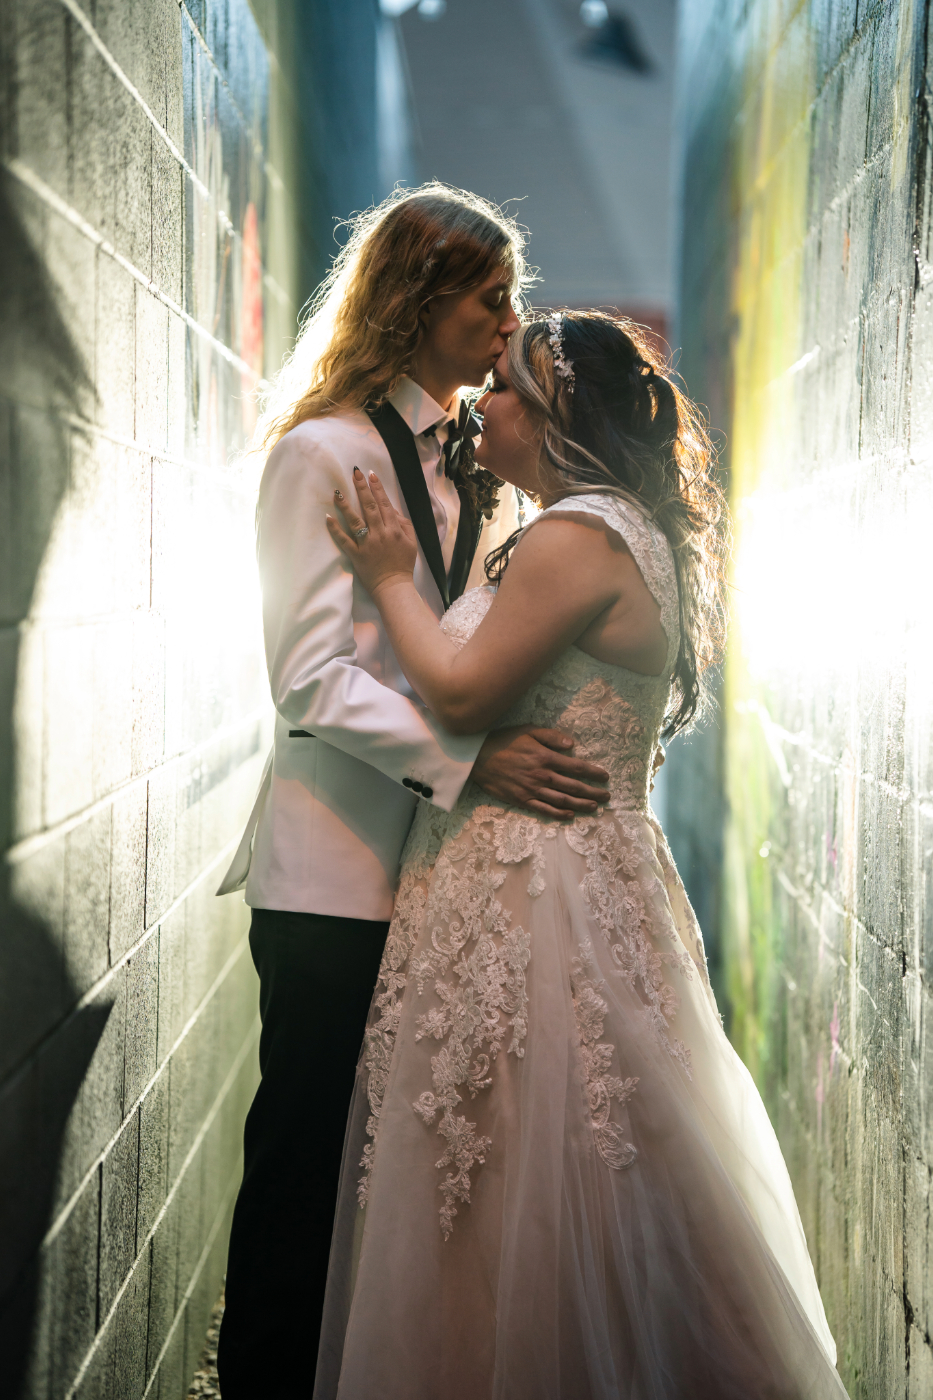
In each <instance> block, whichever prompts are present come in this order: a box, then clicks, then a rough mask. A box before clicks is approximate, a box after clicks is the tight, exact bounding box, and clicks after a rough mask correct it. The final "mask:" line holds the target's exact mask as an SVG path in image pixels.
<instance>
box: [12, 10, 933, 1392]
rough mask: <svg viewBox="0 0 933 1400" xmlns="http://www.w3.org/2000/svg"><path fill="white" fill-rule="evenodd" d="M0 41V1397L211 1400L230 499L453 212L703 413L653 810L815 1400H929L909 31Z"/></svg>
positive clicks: (818, 13) (188, 13)
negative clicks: (472, 208) (352, 294)
mask: <svg viewBox="0 0 933 1400" xmlns="http://www.w3.org/2000/svg"><path fill="white" fill-rule="evenodd" d="M0 20H2V23H0V161H2V169H0V237H2V247H3V250H4V255H3V258H2V259H0V294H2V305H3V307H4V314H3V318H2V322H0V610H2V611H0V850H2V852H3V863H2V866H0V1392H2V1394H3V1395H4V1396H7V1395H9V1396H10V1397H11V1400H109V1398H110V1397H113V1400H129V1397H136V1400H147V1398H148V1397H153V1400H154V1397H156V1396H158V1397H160V1400H182V1397H184V1396H185V1394H186V1393H187V1395H188V1397H189V1400H192V1397H202V1398H203V1397H212V1398H213V1400H217V1397H219V1394H220V1392H219V1389H218V1387H217V1381H216V1370H215V1369H214V1361H215V1356H216V1335H217V1327H218V1325H219V1317H220V1307H221V1306H222V1305H221V1304H220V1303H218V1299H219V1298H221V1297H222V1289H223V1280H224V1270H225V1261H226V1247H227V1238H228V1234H229V1228H230V1218H231V1212H232V1207H233V1202H234V1199H235V1196H236V1191H237V1188H238V1185H239V1180H240V1175H241V1171H242V1148H241V1144H242V1129H243V1120H244V1117H245V1113H246V1110H247V1107H248V1105H249V1103H250V1100H251V1097H252V1094H253V1092H254V1089H255V1085H256V1082H257V1075H258V1063H257V1043H258V1033H259V1022H258V1013H257V982H256V977H255V973H254V970H253V966H252V962H251V959H250V955H249V948H248V944H247V930H248V911H247V909H246V908H245V906H244V904H243V903H242V900H241V898H240V897H239V896H236V897H233V898H228V899H225V900H217V899H215V898H214V893H213V892H214V889H215V888H216V886H217V883H218V880H219V874H220V872H221V871H222V870H223V868H224V867H225V865H226V863H227V862H228V860H229V857H230V854H231V852H232V850H233V849H234V847H235V844H236V842H237V840H238V838H239V834H240V831H241V829H242V826H243V822H244V820H245V817H246V814H247V812H248V810H249V808H250V806H251V803H252V800H253V795H254V792H255V789H256V786H257V783H258V780H259V775H260V772H261V770H262V765H263V760H264V757H265V754H266V752H267V750H268V748H269V744H270V734H271V722H272V712H271V704H270V700H269V692H268V682H267V677H266V670H265V660H264V655H263V649H262V637H261V624H260V616H259V601H258V588H257V583H256V570H255V561H254V510H255V497H256V485H257V482H256V479H255V468H254V467H250V466H248V465H245V464H244V460H243V457H242V451H243V449H244V447H245V446H246V445H247V444H248V442H249V440H250V435H251V433H252V431H253V427H254V423H255V417H256V391H257V389H258V388H259V386H260V385H261V383H262V382H263V381H264V380H265V379H267V378H268V377H269V376H271V375H272V374H274V372H275V370H276V369H277V367H278V366H279V365H280V363H281V361H282V357H283V355H285V354H286V353H287V351H288V350H289V348H290V346H291V344H292V342H293V339H294V335H295V332H296V328H297V325H298V322H299V316H300V312H301V308H302V306H303V305H304V304H305V303H306V301H307V299H308V297H309V296H310V295H311V294H312V293H313V291H314V289H315V287H316V286H317V285H318V284H319V282H320V280H321V278H322V277H323V276H324V274H325V272H326V270H327V268H328V266H329V263H330V260H331V258H332V256H333V254H334V251H335V249H336V247H337V243H338V241H339V239H340V238H341V237H342V236H343V235H342V233H341V230H340V221H341V220H343V219H346V218H347V217H348V216H349V215H350V214H351V213H352V212H353V211H354V210H358V209H362V208H366V207H368V206H369V205H370V204H371V203H373V202H374V201H377V200H379V199H381V198H382V197H384V196H385V194H387V193H388V192H389V191H390V190H391V188H392V187H393V185H394V184H395V183H396V181H399V180H401V181H404V182H406V183H409V184H411V183H415V182H417V181H419V180H422V179H427V178H434V177H436V178H439V179H442V180H445V181H448V182H450V183H452V184H454V185H458V186H464V187H468V188H471V189H474V190H476V192H477V193H479V194H481V195H483V196H486V197H488V198H491V199H494V200H497V201H502V202H504V203H505V204H506V205H507V207H508V208H509V210H510V211H511V212H512V213H516V214H517V215H518V217H519V218H520V219H521V220H522V222H523V223H527V225H528V226H529V228H530V231H531V242H530V256H531V260H532V262H533V263H534V264H536V265H537V266H538V267H539V269H540V280H539V282H538V284H537V286H536V288H535V290H534V292H533V294H532V300H533V301H534V302H535V303H540V304H541V305H546V304H547V305H550V304H554V303H556V304H560V305H567V306H590V305H598V306H602V307H612V308H616V309H618V310H622V311H625V312H626V313H628V314H631V315H633V316H635V317H637V318H638V319H639V320H640V321H642V322H644V323H646V324H648V325H650V326H651V327H653V328H654V330H655V331H656V332H658V333H659V334H660V335H662V336H664V337H666V339H667V341H668V342H669V343H670V346H671V348H672V351H673V363H674V365H675V366H676V371H677V372H678V373H679V374H680V375H682V377H683V379H684V381H685V383H686V385H687V387H688V388H689V391H690V393H691V394H692V395H693V397H694V398H696V399H698V400H700V401H701V402H703V403H705V404H706V405H707V407H708V412H709V416H710V422H711V425H712V428H713V430H714V433H715V434H716V436H717V440H718V441H719V442H720V443H721V445H722V470H723V478H724V481H725V483H726V484H727V486H728V489H729V493H730V500H731V505H732V510H733V515H734V521H735V549H734V558H733V566H732V585H733V597H734V602H735V607H734V617H733V620H732V632H731V637H730V642H729V649H728V655H727V657H726V661H725V664H724V666H723V668H722V671H721V674H720V676H719V678H718V681H717V687H718V696H719V705H718V709H717V712H716V714H715V715H714V716H713V717H712V718H711V719H710V720H709V721H708V722H707V723H706V724H705V726H704V727H703V728H701V729H700V730H699V731H697V732H696V733H694V734H692V735H690V736H688V737H687V738H685V739H678V740H677V741H675V742H674V744H672V746H671V748H670V751H669V754H668V758H667V762H666V764H665V767H664V769H663V777H662V779H661V781H660V782H659V785H658V792H657V794H656V796H657V800H658V804H659V806H660V805H662V804H663V809H664V818H665V825H666V827H667V829H668V830H669V833H670V836H671V843H672V846H673V849H674V854H675V856H676V859H677V861H678V864H679V867H680V869H681V871H682V873H683V875H684V879H685V882H686V884H687V887H688V891H689V893H690V896H691V899H692V900H693V903H694V905H695V907H696V909H697V912H698V914H699V916H700V920H701V923H702V925H703V929H704V934H705V938H706V943H707V948H708V950H709V953H710V961H711V965H712V970H713V979H714V982H715V985H716V990H717V995H718V996H719V999H720V1005H721V1008H722V1010H723V1013H724V1018H725V1022H726V1026H727V1029H728V1031H729V1034H730V1036H731V1038H732V1041H733V1043H734V1044H735V1046H736V1047H737V1049H738V1051H739V1053H740V1054H741V1055H742V1057H743V1059H744V1060H745V1062H746V1064H747V1065H748V1066H749V1068H750V1070H751V1072H752V1074H753V1075H754V1077H755V1079H756V1081H757V1083H758V1084H759V1086H760V1087H761V1090H762V1093H763V1095H764V1096H765V1099H766V1103H767V1107H768V1110H769V1112H770V1114H771V1117H772V1120H773V1122H774V1124H775V1126H776V1129H777V1131H778V1135H779V1137H780V1141H781V1145H782V1149H783V1151H784V1154H785V1157H786V1159H787V1162H788V1166H789V1169H790V1172H791V1175H792V1178H793V1185H794V1189H795V1192H796V1195H797V1199H798V1202H799V1204H800V1209H801V1215H802V1218H803V1224H804V1228H805V1231H806V1236H807V1241H808V1244H809V1247H810V1251H811V1254H812V1256H813V1259H814V1262H815V1265H816V1270H817V1274H818V1279H819V1284H820V1289H821V1293H822V1297H823V1300H824V1303H825V1307H826V1311H827V1315H828V1319H829V1323H830V1327H831V1329H832V1331H833V1333H834V1335H835V1336H836V1338H837V1340H838V1345H839V1371H840V1375H841V1376H842V1379H843V1381H844V1383H845V1385H846V1387H847V1389H848V1390H849V1393H850V1395H851V1396H852V1397H853V1400H931V1397H933V1341H931V1338H933V1223H931V1210H930V1205H931V1190H933V1039H931V1029H930V1027H931V1024H933V1020H931V1017H933V1001H931V982H933V904H931V900H933V879H931V869H933V688H931V680H933V675H931V671H933V668H931V666H930V663H929V657H930V655H931V638H930V623H929V607H928V603H927V594H928V591H929V590H928V584H927V579H926V559H927V554H928V546H927V538H926V536H927V533H928V522H929V521H930V520H931V519H933V395H931V392H930V389H929V384H930V382H931V380H933V248H931V237H933V131H931V125H930V123H931V115H930V114H931V111H933V94H931V63H933V54H931V48H930V45H931V25H930V0H858V3H856V0H716V3H714V0H678V3H677V4H676V5H675V3H674V0H607V3H606V4H602V3H596V0H587V3H586V4H582V5H581V4H580V3H579V0H495V3H493V0H446V4H445V3H443V0H421V3H418V0H381V3H380V0H140V3H133V4H130V3H128V0H0ZM928 1108H930V1110H931V1113H930V1114H928V1113H927V1109H928ZM309 1364H311V1363H310V1362H309Z"/></svg>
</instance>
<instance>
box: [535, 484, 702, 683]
mask: <svg viewBox="0 0 933 1400" xmlns="http://www.w3.org/2000/svg"><path fill="white" fill-rule="evenodd" d="M568 513H572V514H574V515H581V514H582V515H598V516H599V517H600V519H601V520H604V521H605V522H606V524H607V525H608V526H609V527H610V529H612V530H615V532H616V534H617V535H621V537H622V539H623V540H624V541H625V543H626V544H627V545H628V547H629V549H630V550H631V552H632V557H633V558H634V560H635V563H636V564H637V565H638V568H639V571H640V573H641V576H642V578H643V579H644V580H645V583H646V584H647V585H648V589H649V591H650V593H651V596H652V597H653V598H654V600H655V602H656V603H657V604H658V606H659V608H660V609H661V626H662V627H663V628H664V633H665V636H666V637H667V642H668V647H667V656H668V664H669V665H673V661H674V658H675V657H676V655H677V652H678V649H679V647H680V595H679V593H678V589H677V570H676V568H675V565H674V555H673V553H672V552H671V546H670V543H669V541H668V538H667V536H666V535H665V534H664V531H663V530H661V529H659V528H658V526H657V525H655V524H653V523H652V522H651V521H650V520H649V519H648V517H647V516H646V515H645V513H644V511H642V510H641V509H639V507H638V506H636V505H635V504H634V503H633V502H631V501H626V500H623V499H622V498H621V497H620V496H613V495H609V494H604V493H602V492H598V491H588V492H586V493H585V494H581V495H577V496H565V497H564V499H563V500H562V501H558V502H557V503H556V504H555V505H553V506H547V507H546V509H544V510H542V511H541V513H540V514H539V515H536V516H535V519H534V520H532V521H530V522H529V524H528V526H527V527H526V528H528V529H530V528H531V526H532V525H535V524H536V523H537V522H538V521H539V520H542V519H544V517H545V516H548V515H567V514H568Z"/></svg>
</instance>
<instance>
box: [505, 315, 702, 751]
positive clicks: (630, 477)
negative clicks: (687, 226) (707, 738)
mask: <svg viewBox="0 0 933 1400" xmlns="http://www.w3.org/2000/svg"><path fill="white" fill-rule="evenodd" d="M560 314H561V316H562V321H561V349H562V352H563V356H564V359H565V360H567V361H569V362H570V364H571V366H572V368H573V375H574V379H573V382H572V383H571V382H569V380H568V379H567V378H566V377H564V376H562V375H560V374H557V373H555V369H554V352H553V349H552V346H551V342H550V339H549V337H550V330H549V327H548V324H547V320H545V319H541V320H535V321H531V322H529V323H527V324H525V325H523V326H522V327H520V329H519V330H517V331H516V332H515V333H514V334H513V335H512V337H511V339H510V340H509V349H508V361H509V378H510V380H511V383H512V386H513V388H514V389H515V391H516V393H517V394H518V396H519V398H520V399H522V400H523V401H524V403H525V405H526V407H527V410H528V416H529V419H530V421H531V423H532V424H533V425H534V426H535V429H536V431H537V432H538V433H539V434H540V440H541V455H540V458H539V463H538V476H539V480H540V482H541V489H542V492H543V493H544V494H545V495H546V496H548V497H550V496H553V495H554V494H559V495H560V496H562V497H566V496H567V495H568V494H570V495H582V494H584V493H587V492H593V491H600V492H603V493H609V494H612V495H616V496H621V497H622V498H623V499H625V500H628V501H631V502H633V503H634V504H635V505H637V506H638V507H640V509H641V510H642V511H643V512H644V514H645V515H646V516H647V517H648V518H649V520H653V521H654V522H655V523H656V524H657V525H658V526H659V527H660V528H661V529H662V530H663V531H664V534H665V535H666V536H667V539H668V540H669V542H670V545H671V550H672V552H673V555H674V563H675V566H676V569H677V583H678V591H679V594H680V649H679V651H678V654H677V660H676V662H675V665H674V676H673V681H674V684H673V691H672V699H671V708H670V710H669V712H668V715H667V723H666V727H665V731H664V733H665V737H670V736H671V735H673V734H676V733H677V732H678V731H679V730H681V729H685V728H686V727H687V726H688V725H689V724H690V723H691V722H692V721H693V720H694V719H695V718H696V717H697V716H698V715H699V714H701V713H702V711H703V709H704V707H705V704H706V701H707V692H706V688H705V686H704V680H703V676H704V672H705V671H706V670H707V668H708V667H709V666H710V665H711V664H712V663H714V662H715V661H717V660H718V659H719V658H720V656H721V654H722V646H723V642H724V638H725V619H726V608H725V572H724V562H725V555H726V550H727V544H728V534H729V520H728V509H727V506H726V501H725V496H724V494H723V491H722V488H721V486H720V484H719V481H718V480H717V475H716V454H715V451H714V449H713V445H712V443H711V441H710V437H709V432H708V429H707V425H706V422H705V420H704V417H703V415H702V413H701V411H700V409H699V408H698V407H697V405H696V404H694V403H692V402H691V400H690V399H688V398H687V396H686V395H685V394H683V393H682V392H681V391H680V389H679V388H678V387H677V385H676V383H675V382H674V379H673V376H672V374H671V373H670V370H669V369H668V367H667V366H666V365H665V364H664V363H663V362H662V361H660V360H659V358H658V356H657V354H656V352H655V351H654V349H653V346H652V343H651V340H650V339H649V337H648V335H647V334H646V332H645V331H644V330H643V329H642V328H641V327H640V326H638V325H636V324H635V323H634V322H633V321H630V320H628V319H627V318H625V317H616V316H609V315H606V314H605V313H603V312H599V311H586V312H579V311H565V312H563V313H560ZM518 534H519V532H518V531H516V533H515V534H514V535H512V536H511V537H510V538H509V539H508V540H506V541H505V543H504V544H503V545H502V546H501V547H500V548H499V549H498V550H495V551H494V552H493V553H492V554H490V555H489V557H488V558H487V560H486V574H487V577H488V578H489V579H490V580H491V581H493V582H498V580H499V579H500V578H501V576H502V573H503V571H504V569H505V566H506V564H507V563H508V558H509V555H510V553H511V551H512V549H513V547H514V545H515V543H516V542H517V540H518Z"/></svg>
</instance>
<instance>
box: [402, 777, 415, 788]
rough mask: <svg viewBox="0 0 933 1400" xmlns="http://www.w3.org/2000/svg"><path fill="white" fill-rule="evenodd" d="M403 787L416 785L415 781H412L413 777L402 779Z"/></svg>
mask: <svg viewBox="0 0 933 1400" xmlns="http://www.w3.org/2000/svg"><path fill="white" fill-rule="evenodd" d="M402 787H407V788H410V787H414V783H413V782H412V780H411V778H403V779H402Z"/></svg>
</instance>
